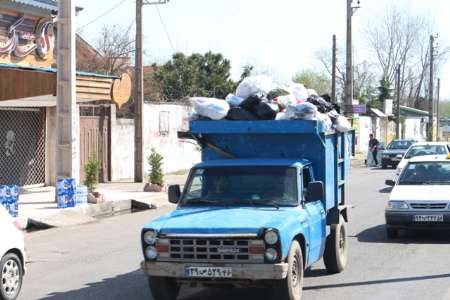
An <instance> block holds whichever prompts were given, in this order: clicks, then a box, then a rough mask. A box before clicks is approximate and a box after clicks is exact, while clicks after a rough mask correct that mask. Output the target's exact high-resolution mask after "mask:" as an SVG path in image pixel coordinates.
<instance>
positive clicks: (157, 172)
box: [147, 148, 164, 186]
mask: <svg viewBox="0 0 450 300" xmlns="http://www.w3.org/2000/svg"><path fill="white" fill-rule="evenodd" d="M163 159H164V158H163V156H162V155H161V154H159V153H158V152H156V150H155V149H154V148H152V153H151V154H150V156H149V157H148V158H147V160H148V163H149V165H150V170H149V171H150V175H149V181H150V183H151V184H156V185H159V186H163V184H164V174H163V170H162V164H163Z"/></svg>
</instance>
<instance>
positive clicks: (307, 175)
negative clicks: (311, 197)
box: [303, 167, 312, 197]
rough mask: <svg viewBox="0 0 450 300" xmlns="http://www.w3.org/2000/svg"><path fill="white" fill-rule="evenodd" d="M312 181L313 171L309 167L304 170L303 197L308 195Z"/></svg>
mask: <svg viewBox="0 0 450 300" xmlns="http://www.w3.org/2000/svg"><path fill="white" fill-rule="evenodd" d="M311 181H312V176H311V169H310V168H309V167H304V168H303V197H304V195H306V191H307V190H308V185H309V183H310V182H311Z"/></svg>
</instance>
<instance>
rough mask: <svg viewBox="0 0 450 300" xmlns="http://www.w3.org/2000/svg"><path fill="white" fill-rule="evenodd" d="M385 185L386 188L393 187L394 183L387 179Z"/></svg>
mask: <svg viewBox="0 0 450 300" xmlns="http://www.w3.org/2000/svg"><path fill="white" fill-rule="evenodd" d="M385 184H386V185H388V186H394V185H395V181H394V180H391V179H388V180H386V181H385Z"/></svg>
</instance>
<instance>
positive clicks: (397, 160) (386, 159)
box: [381, 156, 402, 165]
mask: <svg viewBox="0 0 450 300" xmlns="http://www.w3.org/2000/svg"><path fill="white" fill-rule="evenodd" d="M401 160H402V159H401V158H397V157H386V156H382V157H381V162H382V163H383V164H385V165H398V164H399V163H400V161H401Z"/></svg>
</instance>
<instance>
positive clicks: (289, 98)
mask: <svg viewBox="0 0 450 300" xmlns="http://www.w3.org/2000/svg"><path fill="white" fill-rule="evenodd" d="M274 101H275V102H276V103H278V104H279V105H280V106H281V107H282V108H286V107H288V106H289V105H291V104H296V103H297V98H295V96H294V95H286V96H279V97H277V98H275V99H274Z"/></svg>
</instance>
